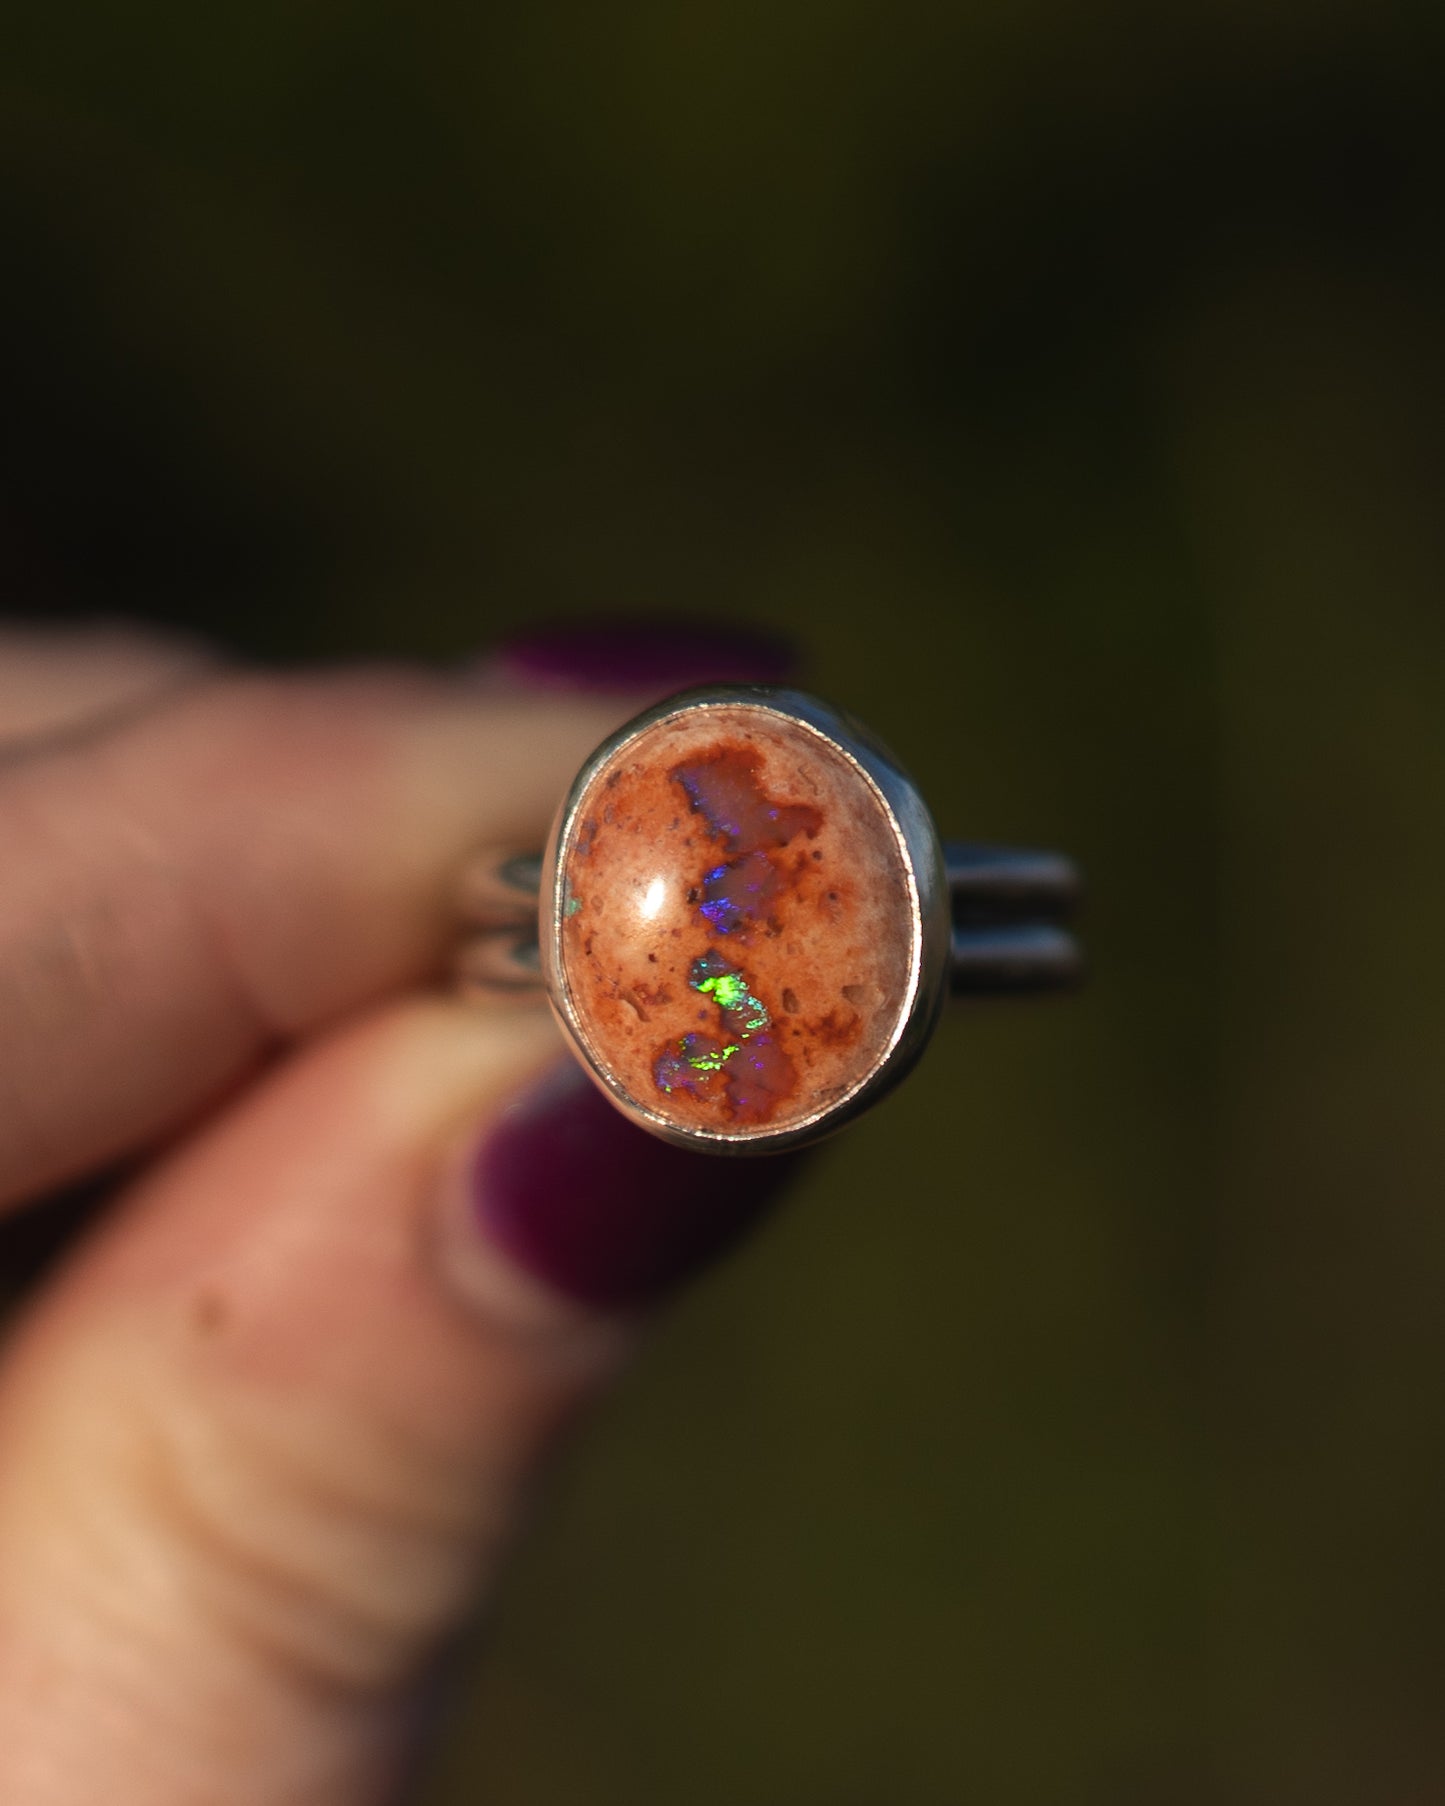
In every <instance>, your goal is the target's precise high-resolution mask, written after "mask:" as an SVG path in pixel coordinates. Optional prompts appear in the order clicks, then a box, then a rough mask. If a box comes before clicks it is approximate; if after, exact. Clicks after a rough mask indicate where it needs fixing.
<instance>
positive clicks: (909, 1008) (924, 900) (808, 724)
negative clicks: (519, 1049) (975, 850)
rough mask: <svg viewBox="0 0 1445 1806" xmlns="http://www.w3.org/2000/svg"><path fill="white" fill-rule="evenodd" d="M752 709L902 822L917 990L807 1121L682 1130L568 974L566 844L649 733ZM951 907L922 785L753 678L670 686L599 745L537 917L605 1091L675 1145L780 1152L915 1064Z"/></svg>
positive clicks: (583, 1055) (545, 954)
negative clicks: (586, 1009) (599, 791)
mask: <svg viewBox="0 0 1445 1806" xmlns="http://www.w3.org/2000/svg"><path fill="white" fill-rule="evenodd" d="M738 707H745V708H749V709H755V710H757V711H759V712H761V713H764V714H768V715H773V716H776V717H778V718H779V719H780V720H782V721H785V722H787V723H788V724H789V725H790V726H792V727H794V728H797V729H800V730H802V731H803V732H805V733H810V734H813V735H815V736H816V737H817V738H818V739H819V740H821V741H822V742H824V743H825V744H826V746H827V747H828V748H829V749H830V751H831V752H832V753H833V754H834V755H835V756H837V757H841V758H842V759H843V760H844V761H845V762H846V763H847V764H849V765H851V766H852V767H853V769H854V771H855V772H856V773H857V775H858V776H859V777H860V778H861V779H862V780H863V781H864V782H865V783H866V784H867V785H868V787H869V788H870V789H871V790H872V792H873V794H874V797H875V799H876V800H877V801H878V803H879V804H880V805H881V806H882V808H883V811H884V813H885V815H886V817H887V819H888V822H889V824H890V826H891V828H892V831H893V836H894V842H895V844H896V846H897V848H898V852H899V855H900V859H901V862H902V866H903V871H904V874H905V878H906V887H907V895H906V897H904V898H902V899H900V906H901V907H902V908H904V909H906V910H907V912H908V915H909V938H910V950H909V976H908V991H907V995H906V998H905V1001H904V1004H903V1006H902V1008H900V1010H899V1012H898V1019H897V1022H896V1024H895V1027H894V1032H893V1034H892V1036H891V1037H890V1039H889V1042H888V1044H887V1046H886V1047H885V1048H884V1049H883V1051H882V1052H881V1053H880V1054H879V1056H878V1058H877V1059H876V1060H875V1061H874V1063H873V1065H872V1067H871V1069H870V1070H869V1071H868V1072H867V1073H866V1074H865V1075H864V1076H863V1077H862V1078H861V1079H860V1080H859V1081H858V1083H857V1084H856V1085H855V1086H854V1087H853V1089H852V1090H850V1091H849V1092H848V1093H847V1094H846V1095H845V1096H844V1097H842V1098H838V1099H836V1100H834V1101H833V1102H832V1103H830V1104H828V1105H826V1106H824V1107H823V1108H820V1109H818V1110H816V1111H815V1112H814V1113H813V1114H812V1115H810V1116H807V1117H804V1118H802V1119H797V1118H795V1119H794V1120H792V1121H790V1122H788V1123H787V1124H785V1125H784V1126H782V1127H780V1128H778V1129H775V1130H770V1129H768V1128H767V1127H766V1126H764V1127H761V1128H754V1129H749V1130H747V1131H746V1132H744V1133H740V1134H739V1133H734V1134H728V1133H726V1132H724V1131H720V1130H712V1129H704V1128H683V1127H680V1126H679V1125H677V1124H676V1123H673V1122H670V1121H668V1120H667V1119H666V1118H665V1117H664V1116H663V1115H662V1114H661V1113H660V1112H658V1111H654V1110H651V1109H649V1108H648V1107H647V1106H646V1105H645V1104H643V1103H641V1102H640V1101H639V1100H638V1099H636V1098H634V1097H632V1096H631V1095H630V1094H629V1093H628V1091H627V1090H626V1088H625V1087H624V1086H622V1085H621V1084H620V1083H619V1082H618V1080H617V1078H616V1076H615V1075H614V1074H613V1073H612V1072H611V1071H610V1070H609V1068H608V1066H607V1063H606V1061H605V1060H604V1059H603V1058H602V1057H601V1056H600V1055H599V1054H597V1053H596V1051H595V1050H594V1049H593V1047H592V1046H591V1044H590V1042H589V1041H588V1039H587V1036H586V1033H585V1031H584V1030H583V1028H582V1026H581V1023H580V1021H579V1019H578V1015H577V1012H576V1010H575V1008H574V1005H573V999H572V995H571V992H570V989H569V987H568V984H567V980H566V972H565V962H564V957H563V940H562V929H563V924H564V899H563V896H562V886H561V884H560V883H559V877H560V868H561V857H560V855H561V853H562V851H563V849H564V848H566V847H568V846H569V845H570V844H571V840H572V837H573V831H574V827H575V824H576V821H577V816H578V811H579V809H580V807H581V804H582V801H583V799H584V798H585V796H586V795H587V792H588V791H589V790H590V789H591V786H592V784H593V781H594V779H595V778H596V777H597V775H598V773H599V771H600V770H601V769H602V767H603V766H605V765H607V764H608V763H609V762H610V761H611V760H612V759H614V758H615V757H616V756H617V754H618V753H620V752H622V751H624V750H625V749H626V748H627V747H628V746H629V745H630V744H631V742H632V741H634V740H635V739H637V738H638V737H639V736H640V735H642V734H644V733H646V732H648V731H649V730H650V729H651V728H653V727H656V726H657V725H658V724H659V723H661V722H665V721H670V720H672V719H674V718H675V717H677V716H679V715H682V714H696V713H699V712H702V711H706V710H714V709H724V708H738ZM950 936H951V917H950V907H949V892H948V881H947V877H946V874H945V870H944V860H943V851H942V848H941V846H940V844H939V839H938V833H937V830H936V829H935V827H934V825H933V819H932V817H931V816H930V814H929V812H928V810H927V808H926V807H925V805H924V803H923V799H922V798H921V797H920V795H919V793H918V791H917V789H916V788H915V787H914V785H913V783H912V781H911V780H910V779H909V777H908V776H907V774H906V773H905V772H904V770H903V768H902V766H901V765H900V764H899V763H898V761H897V760H896V759H895V758H894V757H893V755H892V754H891V753H890V752H889V751H888V750H887V749H886V748H885V747H884V746H882V745H881V744H880V743H879V741H878V740H876V739H875V738H874V737H873V735H872V734H870V733H869V732H868V731H867V729H866V728H864V727H863V726H862V725H861V724H860V723H859V722H857V721H855V720H853V719H852V717H850V716H848V715H846V714H844V713H843V712H842V711H840V710H838V709H834V708H831V707H830V706H829V705H828V704H827V703H824V702H820V701H819V700H818V698H817V697H815V696H809V695H807V694H806V693H805V692H803V691H801V690H790V689H777V688H772V687H769V686H763V685H754V684H709V685H706V686H704V687H702V688H700V689H694V690H686V691H683V692H682V693H681V694H680V695H676V696H670V697H668V699H667V700H666V701H665V702H661V703H658V704H657V705H656V706H655V707H653V708H650V709H647V710H645V711H644V712H643V713H642V714H641V715H638V716H636V717H635V718H634V719H633V720H631V721H629V722H628V723H627V724H626V726H624V727H622V728H619V729H618V731H617V732H616V733H615V734H612V735H611V736H610V737H609V738H608V739H606V740H604V741H603V743H602V744H601V745H600V746H599V747H598V748H597V750H596V751H595V752H594V753H593V754H592V755H591V757H590V758H589V759H588V760H587V761H586V763H585V764H584V765H583V766H582V768H581V770H580V771H579V772H578V773H577V776H576V777H575V778H574V779H573V781H572V785H571V788H570V789H569V791H568V793H567V796H566V799H565V801H564V802H563V804H562V807H561V809H560V811H559V812H558V815H557V819H556V821H555V822H554V823H553V826H552V832H551V835H550V837H549V839H548V842H547V850H546V855H545V857H544V860H543V864H542V887H541V895H540V912H539V917H538V940H539V943H540V948H541V964H542V975H543V979H544V982H545V984H546V988H547V996H548V999H549V1001H550V1003H551V1006H552V1010H553V1013H554V1015H555V1016H556V1018H557V1020H558V1022H559V1023H560V1025H561V1027H562V1030H563V1033H564V1034H565V1035H566V1036H567V1039H568V1041H569V1043H570V1044H571V1046H572V1047H573V1049H574V1050H575V1052H576V1053H577V1055H578V1057H579V1058H580V1060H581V1061H582V1064H583V1066H584V1068H585V1069H586V1071H587V1072H588V1073H589V1074H590V1075H591V1077H592V1078H593V1079H594V1080H595V1081H596V1083H597V1084H598V1085H599V1086H600V1087H601V1088H602V1090H603V1091H605V1092H606V1094H607V1096H608V1097H609V1098H610V1099H611V1100H612V1102H613V1103H614V1104H615V1105H616V1106H617V1108H618V1109H620V1110H621V1111H622V1112H623V1114H624V1115H626V1116H627V1117H629V1118H630V1119H631V1120H632V1121H633V1122H635V1123H637V1124H638V1125H639V1126H640V1127H642V1128H645V1129H647V1130H649V1131H650V1132H651V1133H652V1134H654V1135H658V1136H660V1137H661V1138H662V1139H663V1140H664V1141H669V1142H671V1143H673V1145H674V1146H677V1147H687V1148H693V1149H695V1150H700V1151H706V1152H708V1153H713V1154H740V1155H748V1154H778V1153H784V1152H786V1151H787V1150H789V1149H791V1148H797V1147H803V1146H806V1145H807V1144H808V1143H809V1142H814V1141H819V1140H821V1139H822V1138H823V1137H824V1136H826V1135H831V1134H833V1133H834V1132H835V1131H837V1130H838V1129H841V1128H844V1127H846V1125H847V1124H848V1123H850V1122H852V1121H853V1120H854V1119H855V1118H856V1117H858V1116H860V1115H861V1114H862V1113H863V1112H864V1111H865V1110H867V1109H868V1108H870V1107H871V1106H872V1105H873V1104H875V1103H877V1102H878V1100H879V1099H880V1098H881V1097H882V1096H883V1095H884V1094H885V1093H886V1092H888V1091H891V1090H892V1088H893V1087H894V1086H895V1085H896V1084H897V1083H898V1082H899V1080H900V1079H902V1078H904V1077H905V1076H906V1075H907V1073H908V1072H910V1071H911V1070H912V1068H913V1066H914V1064H915V1063H916V1062H917V1060H918V1057H919V1055H920V1054H921V1053H922V1052H923V1049H924V1047H925V1046H926V1045H927V1043H928V1039H929V1037H930V1035H931V1034H932V1032H933V1029H934V1025H935V1023H936V1022H937V1020H938V1014H939V1011H940V1009H941V1007H942V1004H943V1000H944V996H945V993H946V989H947V974H948V964H949V952H950Z"/></svg>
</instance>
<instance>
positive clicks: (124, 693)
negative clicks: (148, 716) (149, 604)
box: [0, 623, 215, 747]
mask: <svg viewBox="0 0 1445 1806" xmlns="http://www.w3.org/2000/svg"><path fill="white" fill-rule="evenodd" d="M214 662H215V661H214V659H213V658H212V657H211V655H210V654H209V653H207V652H206V650H205V649H204V648H203V647H202V646H200V645H199V644H198V643H196V642H193V641H187V640H181V639H169V638H163V637H162V636H161V635H159V634H152V633H146V632H143V631H142V630H140V629H139V628H135V627H130V626H124V625H120V624H113V625H107V626H101V627H86V628H73V629H63V628H62V629H57V628H53V627H33V626H23V625H20V624H18V623H10V624H9V625H6V626H4V627H0V747H4V746H8V745H13V744H14V743H16V742H19V741H23V740H34V739H38V738H40V737H42V736H47V735H52V734H58V733H66V732H74V731H75V730H76V729H79V728H84V727H86V726H89V725H92V724H94V723H95V722H97V721H100V720H104V719H114V718H118V717H120V716H123V715H126V714H130V713H133V712H134V711H135V710H136V709H138V708H143V707H144V706H145V705H146V704H147V703H149V702H153V701H155V700H156V699H157V698H158V697H160V696H163V695H165V694H167V693H168V692H169V691H171V690H173V689H175V688H177V687H178V686H179V685H181V684H184V683H187V682H190V681H192V680H193V679H195V678H196V677H199V676H200V675H201V674H203V673H204V672H205V671H207V670H209V669H211V668H212V666H213V665H214Z"/></svg>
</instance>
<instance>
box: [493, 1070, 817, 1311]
mask: <svg viewBox="0 0 1445 1806" xmlns="http://www.w3.org/2000/svg"><path fill="white" fill-rule="evenodd" d="M798 1161H799V1156H797V1155H777V1156H773V1157H770V1158H762V1159H751V1160H742V1159H728V1158H726V1157H724V1156H720V1155H713V1154H695V1153H690V1152H688V1151H686V1150H684V1149H682V1148H675V1147H672V1146H670V1145H669V1144H668V1143H667V1142H665V1141H659V1140H658V1139H657V1137H656V1136H655V1135H650V1134H648V1133H647V1131H646V1130H645V1129H639V1128H638V1127H637V1126H636V1125H635V1124H633V1123H631V1122H629V1121H628V1120H627V1118H626V1117H625V1116H623V1115H622V1114H621V1113H620V1112H619V1111H618V1110H616V1109H615V1108H614V1107H613V1106H612V1104H611V1103H609V1102H608V1100H607V1099H606V1098H605V1097H604V1096H603V1094H602V1093H601V1092H600V1091H599V1090H598V1089H597V1087H596V1086H595V1085H594V1084H593V1083H592V1082H591V1081H590V1080H589V1079H588V1078H587V1076H586V1075H585V1074H584V1073H583V1072H582V1071H581V1069H580V1068H579V1067H578V1066H577V1065H576V1064H575V1063H574V1062H573V1061H571V1060H568V1061H566V1062H565V1063H563V1064H560V1065H558V1066H556V1067H554V1068H553V1069H552V1070H551V1071H550V1072H549V1073H548V1074H547V1075H546V1076H545V1078H543V1079H542V1080H541V1082H540V1083H539V1084H537V1085H536V1086H534V1087H533V1089H532V1090H531V1091H529V1092H527V1093H525V1094H524V1095H523V1096H522V1097H520V1098H518V1099H517V1100H516V1101H515V1102H514V1103H513V1104H512V1105H511V1107H510V1108H509V1109H507V1110H506V1111H504V1113H503V1115H502V1118H501V1120H500V1121H499V1122H498V1123H497V1124H496V1125H494V1127H493V1129H492V1131H491V1134H490V1135H489V1136H488V1138H487V1140H486V1141H485V1143H484V1144H483V1145H482V1147H481V1149H480V1151H479V1152H478V1154H477V1156H476V1159H475V1161H474V1162H473V1165H472V1169H471V1183H472V1209H473V1212H474V1215H475V1220H476V1223H477V1225H478V1227H479V1228H480V1229H481V1230H482V1232H483V1234H485V1235H486V1236H487V1237H488V1238H489V1239H490V1240H491V1241H492V1242H493V1243H495V1244H497V1245H499V1246H500V1247H501V1248H503V1249H504V1250H505V1252H506V1253H507V1254H508V1255H510V1257H511V1258H512V1259H513V1260H514V1261H516V1262H517V1264H518V1265H519V1266H521V1267H523V1268H525V1269H526V1271H527V1272H529V1273H531V1274H532V1275H533V1276H534V1277H535V1278H538V1279H541V1280H543V1281H545V1282H546V1283H547V1284H548V1285H551V1286H553V1287H555V1288H556V1289H557V1290H558V1291H560V1292H562V1293H564V1294H566V1296H568V1297H569V1298H572V1299H575V1300H578V1301H579V1302H582V1303H585V1304H590V1305H596V1306H601V1307H604V1308H618V1307H622V1306H627V1305H635V1304H641V1303H643V1302H645V1301H646V1300H647V1299H649V1298H653V1297H655V1296H656V1295H657V1294H659V1293H661V1292H665V1291H667V1290H669V1289H670V1288H672V1287H674V1286H676V1285H677V1284H679V1283H680V1282H681V1281H682V1280H684V1279H686V1278H688V1277H689V1276H690V1275H691V1274H693V1273H696V1272H698V1271H700V1270H701V1269H702V1268H704V1267H706V1266H708V1265H710V1264H711V1263H712V1262H713V1261H714V1260H716V1259H717V1258H718V1256H719V1255H721V1254H723V1253H724V1252H725V1251H726V1250H727V1249H728V1248H730V1247H731V1246H732V1245H733V1244H734V1243H735V1242H737V1241H739V1240H740V1239H741V1238H742V1237H743V1236H744V1235H745V1234H746V1232H747V1231H748V1229H750V1228H751V1227H752V1225H753V1224H754V1223H756V1222H757V1221H758V1219H759V1218H760V1217H762V1216H764V1215H765V1214H766V1213H767V1211H768V1209H769V1208H770V1206H771V1205H772V1203H773V1202H774V1200H775V1199H776V1198H777V1196H778V1194H779V1193H780V1192H781V1191H782V1190H783V1189H784V1187H785V1186H786V1184H787V1182H788V1180H789V1179H790V1178H791V1177H792V1175H793V1173H794V1172H795V1171H796V1170H797V1166H798Z"/></svg>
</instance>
